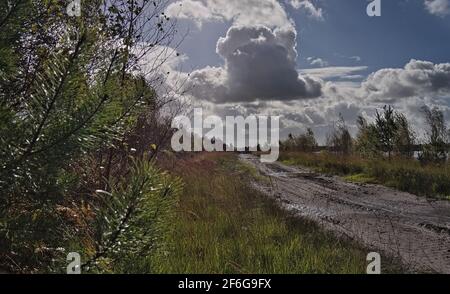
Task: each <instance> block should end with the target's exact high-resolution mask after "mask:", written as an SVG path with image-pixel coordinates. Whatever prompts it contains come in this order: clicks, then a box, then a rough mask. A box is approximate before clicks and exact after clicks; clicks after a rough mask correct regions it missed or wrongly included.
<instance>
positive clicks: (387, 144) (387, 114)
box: [375, 106, 398, 159]
mask: <svg viewBox="0 0 450 294" xmlns="http://www.w3.org/2000/svg"><path fill="white" fill-rule="evenodd" d="M375 129H376V134H377V139H378V140H377V143H378V146H377V149H378V150H381V151H383V152H387V154H388V158H389V159H391V156H392V153H393V151H394V147H395V138H396V134H397V131H398V125H397V123H396V115H395V111H394V109H393V108H392V107H391V106H384V108H383V113H380V112H378V110H377V111H376V116H375Z"/></svg>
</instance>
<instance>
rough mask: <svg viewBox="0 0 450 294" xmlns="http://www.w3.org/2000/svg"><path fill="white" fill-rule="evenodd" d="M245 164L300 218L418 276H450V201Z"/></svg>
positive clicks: (285, 168) (256, 161)
mask: <svg viewBox="0 0 450 294" xmlns="http://www.w3.org/2000/svg"><path fill="white" fill-rule="evenodd" d="M240 159H241V160H242V161H244V162H246V163H249V164H251V165H253V166H254V167H255V168H256V169H257V170H259V172H260V173H261V174H262V175H264V176H267V177H268V178H269V179H270V181H267V182H265V181H264V182H261V181H259V182H258V183H254V185H255V187H256V188H257V189H258V190H260V191H262V192H263V193H265V194H267V195H269V196H271V197H275V198H276V199H277V200H278V201H279V202H280V203H281V204H282V206H283V207H285V208H287V209H289V210H291V211H293V212H294V213H295V214H296V215H299V216H301V217H306V218H308V219H311V220H314V221H316V222H318V223H319V224H321V225H322V226H324V227H325V228H326V229H329V230H332V231H334V232H336V233H338V234H344V235H346V236H348V237H350V238H352V239H355V240H357V241H358V242H360V243H362V244H363V245H365V246H367V247H369V248H372V249H374V250H379V251H381V252H384V253H386V254H389V255H390V256H394V257H398V258H400V259H401V260H402V262H403V264H404V265H405V266H406V267H407V268H408V269H410V270H412V271H432V272H439V273H447V274H450V201H431V200H427V199H426V198H424V197H418V196H415V195H412V194H409V193H404V192H399V191H396V190H393V189H390V188H386V187H383V186H378V185H368V184H354V183H348V182H345V181H344V180H342V179H340V178H339V177H331V176H325V175H320V174H316V173H314V172H311V171H310V170H308V169H306V168H294V167H289V166H286V165H283V164H280V163H271V164H267V163H264V164H263V163H261V162H260V160H259V158H257V157H255V156H252V155H241V157H240Z"/></svg>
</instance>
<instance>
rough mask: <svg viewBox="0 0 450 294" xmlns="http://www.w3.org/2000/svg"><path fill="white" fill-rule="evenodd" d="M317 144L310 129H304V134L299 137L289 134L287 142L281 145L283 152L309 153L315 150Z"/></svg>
mask: <svg viewBox="0 0 450 294" xmlns="http://www.w3.org/2000/svg"><path fill="white" fill-rule="evenodd" d="M317 146H318V144H317V141H316V138H315V135H314V131H313V130H312V129H311V128H307V129H306V133H304V134H301V135H300V136H297V137H296V136H294V135H292V134H289V136H288V140H287V141H286V142H284V143H283V148H284V149H285V150H291V151H305V152H311V151H314V149H315V148H317Z"/></svg>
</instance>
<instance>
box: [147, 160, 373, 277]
mask: <svg viewBox="0 0 450 294" xmlns="http://www.w3.org/2000/svg"><path fill="white" fill-rule="evenodd" d="M198 157H199V158H196V157H194V158H191V159H189V160H187V161H186V162H185V163H184V164H181V166H178V167H177V173H178V174H179V175H180V176H181V177H182V178H183V179H184V182H185V190H184V193H183V196H182V197H181V199H180V201H179V204H178V207H177V211H176V217H175V218H174V221H173V224H172V227H173V230H172V231H171V233H170V235H169V236H167V240H166V242H167V245H168V246H167V249H166V250H165V251H163V252H161V253H160V254H158V256H157V257H156V258H155V259H154V260H153V261H152V264H153V267H154V268H155V271H156V272H159V273H256V274H260V273H261V274H262V273H364V272H365V268H366V255H367V253H368V252H369V251H368V250H365V249H363V248H361V247H359V246H358V245H356V244H354V243H352V242H349V241H346V240H341V239H337V238H335V237H334V236H332V235H331V234H329V233H326V232H324V231H323V230H322V229H320V228H319V227H318V226H316V225H315V224H313V223H311V222H308V221H303V220H299V219H297V218H293V217H291V216H290V215H289V214H288V213H286V212H285V211H283V210H281V209H280V208H278V206H277V205H276V204H275V203H274V202H273V201H272V200H270V199H269V198H267V197H264V196H262V195H260V194H258V193H257V192H255V191H254V190H252V189H251V188H250V187H249V185H248V183H247V180H248V178H249V176H256V174H255V173H256V171H253V172H251V169H249V168H248V167H245V166H243V165H241V164H239V162H238V161H237V159H236V157H235V156H234V155H223V154H222V155H217V154H216V155H214V154H211V155H199V156H198ZM249 174H250V175H249ZM252 174H253V175H252Z"/></svg>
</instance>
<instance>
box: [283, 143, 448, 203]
mask: <svg viewBox="0 0 450 294" xmlns="http://www.w3.org/2000/svg"><path fill="white" fill-rule="evenodd" d="M280 160H281V161H283V162H284V163H287V164H292V165H302V166H308V167H311V168H314V169H316V170H317V171H319V172H323V173H330V174H338V175H341V176H346V178H347V179H349V180H351V181H356V182H360V181H364V182H369V183H379V184H383V185H386V186H390V187H393V188H396V189H399V190H402V191H405V192H410V193H413V194H417V195H422V196H427V197H434V198H448V197H449V196H450V165H449V164H445V165H436V164H429V165H426V166H423V165H421V164H420V162H419V161H417V160H414V159H407V158H404V157H393V158H392V160H390V161H385V160H379V159H376V158H375V159H373V158H367V157H360V156H345V157H341V156H335V155H333V154H330V153H321V154H308V153H299V152H291V153H282V154H281V157H280Z"/></svg>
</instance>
